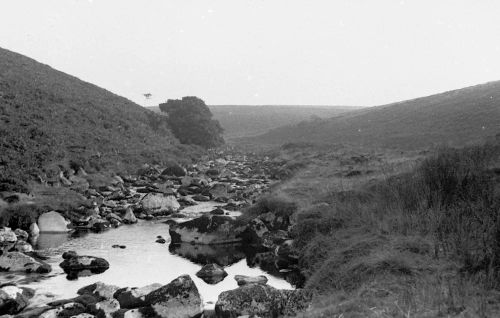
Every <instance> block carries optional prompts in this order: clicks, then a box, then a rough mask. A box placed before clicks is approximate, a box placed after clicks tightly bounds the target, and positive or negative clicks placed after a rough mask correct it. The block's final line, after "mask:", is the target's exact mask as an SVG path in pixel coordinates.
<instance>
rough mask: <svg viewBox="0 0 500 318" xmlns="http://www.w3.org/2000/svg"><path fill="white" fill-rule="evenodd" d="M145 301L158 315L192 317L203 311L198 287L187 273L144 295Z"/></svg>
mask: <svg viewBox="0 0 500 318" xmlns="http://www.w3.org/2000/svg"><path fill="white" fill-rule="evenodd" d="M145 301H146V303H147V304H149V305H150V306H151V307H152V308H153V310H154V312H155V314H156V315H158V316H160V317H165V318H166V317H169V318H170V317H186V318H187V317H194V316H197V315H200V314H201V313H202V312H203V302H202V300H201V297H200V294H199V292H198V288H196V285H195V284H194V282H193V280H192V279H191V277H190V276H189V275H183V276H179V277H178V278H176V279H174V280H173V281H172V282H170V283H169V284H167V285H165V286H163V287H160V288H158V289H156V290H154V291H152V292H151V293H149V294H147V295H146V298H145Z"/></svg>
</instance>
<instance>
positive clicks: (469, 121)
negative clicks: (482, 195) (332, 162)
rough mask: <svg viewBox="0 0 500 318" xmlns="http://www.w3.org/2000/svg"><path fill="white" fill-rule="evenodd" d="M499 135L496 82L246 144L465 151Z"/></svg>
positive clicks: (499, 89)
mask: <svg viewBox="0 0 500 318" xmlns="http://www.w3.org/2000/svg"><path fill="white" fill-rule="evenodd" d="M499 133H500V81H498V82H491V83H486V84H482V85H477V86H472V87H467V88H463V89H458V90H454V91H449V92H445V93H441V94H437V95H432V96H428V97H422V98H417V99H413V100H408V101H403V102H398V103H393V104H389V105H383V106H377V107H370V108H364V109H361V110H357V111H354V112H349V113H346V114H343V115H339V116H337V117H334V118H331V119H327V120H321V121H316V122H314V123H307V122H303V123H299V124H296V125H289V126H286V127H281V128H277V129H274V130H272V131H270V132H268V133H265V134H262V135H259V136H257V137H255V138H249V139H246V141H250V142H252V143H259V144H283V143H286V142H315V143H346V144H352V145H356V146H376V147H390V148H404V149H415V148H421V147H429V146H436V145H464V144H467V143H474V142H477V141H480V140H484V139H485V138H486V137H489V136H495V135H496V134H499Z"/></svg>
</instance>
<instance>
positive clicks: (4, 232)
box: [0, 227, 17, 252]
mask: <svg viewBox="0 0 500 318" xmlns="http://www.w3.org/2000/svg"><path fill="white" fill-rule="evenodd" d="M16 242H17V235H16V234H15V233H14V232H13V231H12V230H11V229H10V227H4V228H1V229H0V250H1V251H4V252H6V251H8V250H10V249H11V248H12V247H13V246H14V245H15V244H16Z"/></svg>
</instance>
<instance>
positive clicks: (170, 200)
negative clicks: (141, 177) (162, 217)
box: [141, 193, 181, 214]
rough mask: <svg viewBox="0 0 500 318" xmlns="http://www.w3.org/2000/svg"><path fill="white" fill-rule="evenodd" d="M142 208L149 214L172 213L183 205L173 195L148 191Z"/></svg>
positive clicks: (142, 202)
mask: <svg viewBox="0 0 500 318" xmlns="http://www.w3.org/2000/svg"><path fill="white" fill-rule="evenodd" d="M141 205H142V208H143V209H144V211H145V212H146V213H148V214H160V213H170V212H176V211H177V210H179V208H180V207H181V205H180V204H179V202H177V199H176V198H175V197H174V196H173V195H168V196H164V195H163V194H157V193H148V194H146V195H145V196H144V198H143V199H142V201H141Z"/></svg>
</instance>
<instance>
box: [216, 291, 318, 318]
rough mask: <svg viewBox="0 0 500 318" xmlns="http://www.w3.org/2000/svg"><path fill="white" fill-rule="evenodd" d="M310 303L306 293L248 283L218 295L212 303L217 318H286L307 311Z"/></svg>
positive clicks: (309, 297) (308, 295)
mask: <svg viewBox="0 0 500 318" xmlns="http://www.w3.org/2000/svg"><path fill="white" fill-rule="evenodd" d="M310 301H311V296H310V294H309V293H307V292H304V291H302V290H278V289H275V288H274V287H271V286H268V285H260V284H249V285H244V286H241V287H239V288H237V289H233V290H228V291H225V292H222V293H221V294H220V295H219V298H218V300H217V303H216V304H215V313H216V316H217V317H221V318H226V317H228V318H232V317H239V316H244V315H248V316H258V317H262V318H273V317H283V316H286V317H288V316H295V315H297V313H299V312H301V311H304V310H305V309H307V307H308V306H309V304H310Z"/></svg>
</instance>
